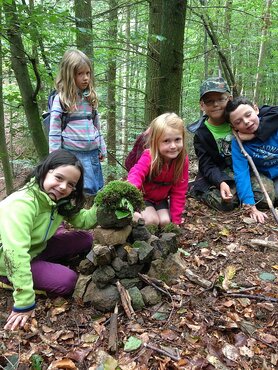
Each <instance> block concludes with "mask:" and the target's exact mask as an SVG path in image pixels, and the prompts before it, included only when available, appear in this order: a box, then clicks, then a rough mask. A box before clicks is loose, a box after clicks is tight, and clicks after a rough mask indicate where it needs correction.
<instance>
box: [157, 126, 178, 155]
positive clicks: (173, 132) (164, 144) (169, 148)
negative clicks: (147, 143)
mask: <svg viewBox="0 0 278 370" xmlns="http://www.w3.org/2000/svg"><path fill="white" fill-rule="evenodd" d="M182 149H183V135H182V132H181V131H180V130H177V129H173V128H172V127H166V129H165V132H164V133H163V134H162V136H161V138H160V140H159V143H158V150H159V153H160V155H161V157H162V158H163V160H164V161H165V162H169V161H171V160H172V159H175V158H177V156H178V155H179V154H180V152H181V151H182Z"/></svg>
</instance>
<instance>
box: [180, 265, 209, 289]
mask: <svg viewBox="0 0 278 370" xmlns="http://www.w3.org/2000/svg"><path fill="white" fill-rule="evenodd" d="M184 274H185V276H186V277H187V279H188V280H190V281H192V282H193V283H195V284H197V285H200V286H201V287H202V288H205V289H210V288H212V287H213V283H212V282H211V281H209V280H206V279H204V278H202V277H200V276H198V275H197V274H195V273H194V272H193V271H191V270H189V269H186V270H185V272H184Z"/></svg>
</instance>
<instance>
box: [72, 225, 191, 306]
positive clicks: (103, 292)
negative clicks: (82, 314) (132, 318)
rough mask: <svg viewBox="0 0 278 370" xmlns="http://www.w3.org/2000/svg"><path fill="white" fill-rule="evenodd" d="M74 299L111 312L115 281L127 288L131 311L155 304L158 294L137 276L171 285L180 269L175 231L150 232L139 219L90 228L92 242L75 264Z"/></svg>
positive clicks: (181, 265)
mask: <svg viewBox="0 0 278 370" xmlns="http://www.w3.org/2000/svg"><path fill="white" fill-rule="evenodd" d="M79 271H80V276H79V279H78V282H77V284H76V289H75V292H74V295H73V296H74V298H75V299H77V300H82V301H83V302H84V303H86V302H90V303H91V304H92V306H93V307H94V308H96V309H97V310H99V311H102V312H111V311H113V310H114V307H115V305H116V303H117V302H119V301H120V295H119V291H118V288H117V282H120V284H121V285H122V286H123V287H124V288H125V289H126V290H127V291H128V293H129V296H130V298H131V304H132V307H133V309H134V310H140V309H142V308H144V307H145V306H149V305H155V304H157V303H158V302H160V300H161V294H160V292H159V291H158V290H156V289H155V288H153V287H152V286H150V285H146V283H144V281H143V280H142V279H140V278H139V277H138V273H141V274H147V275H148V276H149V277H153V278H156V279H159V280H163V281H164V282H165V283H167V284H173V283H174V282H175V280H176V279H177V278H178V276H179V275H181V274H182V273H183V271H184V263H183V261H182V258H181V256H180V253H179V252H178V247H177V236H176V234H175V233H162V234H161V235H160V236H159V237H158V236H155V235H152V234H151V233H150V231H149V230H148V229H147V228H146V227H145V225H144V222H143V220H139V221H138V223H137V224H136V225H134V226H131V225H128V226H125V227H124V228H120V229H105V228H102V227H100V226H98V227H97V228H96V229H95V230H94V245H93V247H92V250H91V251H90V253H89V254H88V255H87V257H86V259H84V260H83V261H81V263H80V265H79Z"/></svg>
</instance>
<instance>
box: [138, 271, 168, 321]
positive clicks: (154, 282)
mask: <svg viewBox="0 0 278 370" xmlns="http://www.w3.org/2000/svg"><path fill="white" fill-rule="evenodd" d="M138 276H139V278H140V279H141V280H143V281H144V282H145V283H147V284H149V285H150V286H152V287H153V288H155V289H157V290H158V291H159V292H161V293H163V294H166V295H167V296H168V297H169V298H170V299H171V304H172V309H171V312H170V314H169V317H168V320H167V321H166V323H165V325H167V324H168V323H169V322H170V321H171V319H172V315H173V312H174V300H173V297H172V296H171V294H170V293H169V292H168V289H170V288H169V287H168V286H167V285H166V284H165V283H164V282H163V281H161V280H157V279H155V278H150V277H149V276H148V275H144V274H140V272H139V273H138ZM159 285H160V286H163V287H165V289H162V288H161V287H160V286H159Z"/></svg>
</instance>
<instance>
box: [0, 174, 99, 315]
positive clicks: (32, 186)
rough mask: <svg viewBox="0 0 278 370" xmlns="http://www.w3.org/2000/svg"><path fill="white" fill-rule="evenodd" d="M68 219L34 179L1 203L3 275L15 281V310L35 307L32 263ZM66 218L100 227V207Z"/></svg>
mask: <svg viewBox="0 0 278 370" xmlns="http://www.w3.org/2000/svg"><path fill="white" fill-rule="evenodd" d="M64 219H65V217H64V216H61V215H60V214H58V213H57V204H56V203H55V202H54V201H52V200H51V198H50V197H49V196H48V195H47V194H46V193H44V192H43V191H41V190H40V189H39V186H38V184H36V183H34V181H32V180H31V182H30V183H28V184H27V186H25V187H24V188H22V189H20V190H18V191H16V192H14V193H13V194H11V195H10V196H8V197H7V198H6V199H4V200H2V201H1V202H0V276H7V278H8V279H9V281H10V282H11V283H12V284H13V288H14V292H13V298H14V308H15V309H19V310H25V309H26V310H27V309H28V308H32V307H34V305H35V292H34V288H33V279H32V273H31V267H30V262H31V260H32V259H33V258H35V257H36V256H38V255H39V254H40V253H41V252H42V251H43V250H44V249H45V248H46V244H47V240H49V239H50V238H51V237H52V236H53V235H54V234H55V232H56V231H57V229H58V227H59V226H60V224H61V222H62V221H63V220H64ZM66 221H68V222H69V223H70V224H71V225H72V226H73V227H75V228H78V229H91V228H93V227H94V226H96V208H95V206H93V207H92V208H91V209H89V210H87V209H81V210H80V211H79V212H78V213H77V214H76V215H74V216H73V217H71V218H70V219H66Z"/></svg>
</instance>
